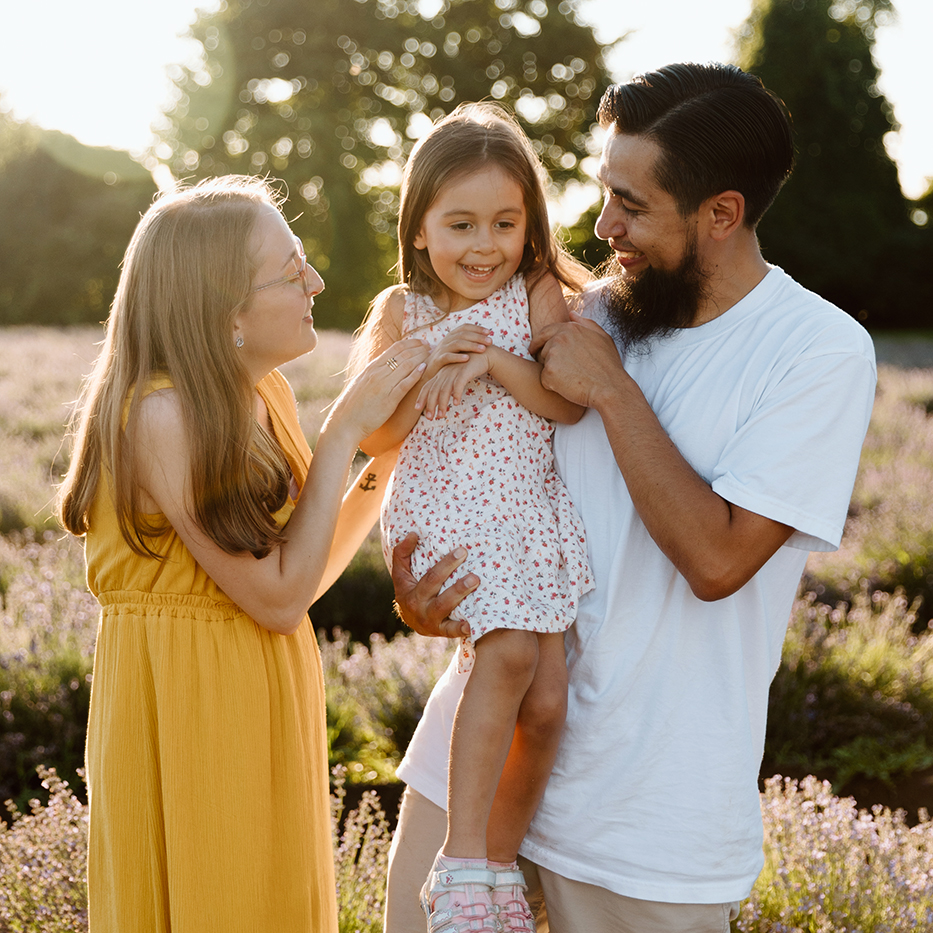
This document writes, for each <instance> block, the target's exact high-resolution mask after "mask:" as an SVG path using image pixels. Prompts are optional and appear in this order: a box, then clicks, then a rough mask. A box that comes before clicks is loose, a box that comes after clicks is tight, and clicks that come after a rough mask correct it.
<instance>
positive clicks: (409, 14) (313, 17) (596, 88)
mask: <svg viewBox="0 0 933 933" xmlns="http://www.w3.org/2000/svg"><path fill="white" fill-rule="evenodd" d="M429 6H430V7H431V10H430V11H428V7H429ZM893 12H894V11H893V7H892V4H891V2H890V0H753V2H752V7H751V11H750V14H749V17H748V19H747V20H746V22H745V24H744V26H743V27H742V29H741V30H740V32H739V34H738V36H737V46H736V56H735V61H736V62H737V63H738V64H739V65H741V66H742V67H743V68H745V69H747V70H749V71H751V72H753V73H754V74H757V75H759V76H760V77H761V78H762V80H763V81H764V82H765V84H766V85H767V86H768V87H769V88H771V89H772V90H773V91H774V92H775V93H776V94H777V95H778V96H779V97H781V98H782V99H783V100H784V102H785V103H786V105H787V107H788V109H789V111H790V113H791V116H792V119H793V122H794V126H795V132H796V146H797V167H796V170H795V173H794V175H793V177H792V178H791V180H790V181H789V183H788V185H787V186H786V189H785V191H784V192H783V193H782V194H781V195H780V197H779V198H778V200H777V202H776V203H775V205H774V206H773V207H772V209H771V211H770V212H769V213H768V215H766V217H765V219H764V221H763V222H762V225H761V228H760V239H761V242H762V249H763V251H764V254H765V256H766V258H767V259H768V260H769V261H771V262H774V263H776V264H778V265H781V266H782V267H784V268H785V269H786V270H787V271H788V272H789V273H790V274H791V275H793V276H794V277H796V278H797V279H798V280H799V281H801V282H802V283H803V284H804V285H806V286H808V287H810V288H812V289H813V290H814V291H817V292H819V293H820V294H822V295H824V296H825V297H826V298H828V299H830V300H831V301H834V302H835V303H836V304H838V305H839V306H840V307H842V308H843V309H845V310H846V311H848V312H849V313H851V314H853V315H855V316H856V317H858V318H859V319H861V320H863V321H864V322H865V323H866V324H867V325H868V326H869V327H873V328H891V327H901V328H902V327H926V326H928V320H927V317H928V309H930V307H931V305H933V282H931V281H930V277H929V276H928V275H927V274H926V269H927V267H928V266H929V264H930V260H931V258H933V186H931V188H930V190H928V191H927V193H926V194H925V195H924V196H923V197H922V198H920V199H919V200H916V201H910V200H908V199H906V198H905V197H904V196H903V194H902V193H901V190H900V187H899V185H898V180H897V169H896V166H895V165H894V163H893V162H892V161H891V159H890V157H889V156H888V154H887V152H886V150H885V148H884V143H883V139H884V136H885V134H886V133H888V132H890V131H892V129H895V128H896V123H895V118H894V113H893V111H892V108H891V106H890V104H889V103H888V101H886V100H885V98H884V95H883V94H882V93H881V91H880V90H879V88H878V69H877V66H876V65H875V63H874V61H873V59H872V48H873V45H874V36H875V31H876V29H877V28H878V26H879V25H881V24H882V23H883V22H884V18H885V17H888V16H891V15H892V14H893ZM619 16H620V20H621V22H622V25H624V9H622V10H620V12H619ZM191 35H192V36H193V38H195V39H196V40H197V41H198V42H199V43H200V44H201V47H202V49H203V56H202V60H201V61H200V63H199V64H197V65H195V66H192V67H182V66H175V67H174V68H173V69H172V79H173V82H174V87H175V95H174V101H173V103H172V105H171V106H170V107H169V108H167V109H166V111H165V112H164V113H163V114H162V116H161V118H160V119H159V121H158V122H157V124H156V126H155V131H156V134H157V137H158V139H157V142H156V144H155V145H154V146H153V148H152V150H151V151H150V152H149V153H148V154H147V156H146V158H145V160H144V165H139V164H137V163H135V162H133V161H132V160H131V159H130V158H129V156H128V155H127V154H125V153H119V152H113V151H111V150H101V149H90V148H88V147H82V146H80V145H79V144H78V143H76V142H75V141H74V140H71V139H70V138H69V137H64V136H63V135H62V134H59V133H55V132H52V131H45V130H40V129H38V128H36V127H33V126H30V125H24V124H18V123H16V122H15V121H13V120H12V119H11V118H10V117H9V116H6V115H4V113H3V110H2V101H0V218H2V219H3V223H2V225H0V323H8V324H9V323H41V324H62V323H78V322H93V321H100V320H102V319H103V318H104V317H105V316H106V312H107V308H108V306H109V303H110V301H111V299H112V296H113V291H114V288H115V285H116V279H117V276H118V272H119V268H118V266H119V260H120V257H121V255H122V252H123V250H124V249H125V246H126V244H127V242H128V241H129V237H130V234H131V233H132V229H133V227H134V226H135V224H136V221H137V219H138V217H139V214H140V213H141V212H142V211H143V210H144V209H145V207H146V205H147V204H148V203H149V201H150V200H151V198H152V197H153V195H154V193H155V184H154V182H153V181H152V176H151V174H150V170H151V169H153V168H155V167H156V166H157V165H159V164H162V165H164V166H167V167H168V168H169V169H170V170H171V172H172V174H173V175H174V176H175V177H176V178H180V179H189V180H194V179H199V178H202V177H205V176H208V175H215V174H221V173H226V172H243V173H253V174H268V175H271V176H273V177H275V178H277V179H280V180H281V182H282V184H283V186H284V189H285V191H286V192H287V195H288V200H287V203H286V212H287V213H288V215H289V219H290V220H292V222H293V226H294V229H295V230H296V232H297V233H298V234H299V236H300V237H301V238H302V240H303V241H304V244H305V248H306V251H307V253H308V256H309V259H310V260H311V261H312V262H313V263H314V264H315V265H316V266H317V268H318V269H319V271H320V272H321V273H322V275H323V276H324V278H325V280H326V281H327V290H326V292H325V293H324V295H322V296H321V299H319V301H318V302H317V303H316V305H315V316H316V318H317V319H318V322H319V324H320V325H321V326H325V327H340V328H344V329H352V328H354V327H356V326H357V325H358V324H359V322H360V320H361V318H362V316H363V314H364V313H365V311H366V308H367V305H368V302H369V300H370V299H371V298H372V296H373V295H375V294H376V293H377V292H378V291H379V290H380V289H382V288H383V287H385V285H387V284H388V283H389V282H390V280H391V279H390V276H391V271H392V266H393V264H394V258H395V239H394V237H395V230H394V228H395V218H396V213H397V209H398V182H399V179H400V169H401V166H402V165H403V164H404V160H405V158H406V156H407V154H408V152H409V151H410V149H411V147H412V145H413V144H414V142H415V140H416V139H417V138H418V136H419V135H420V133H421V132H422V131H423V128H424V126H425V125H426V124H427V123H428V122H429V121H431V120H434V119H436V118H437V117H439V116H441V115H442V114H444V113H447V112H449V111H450V110H451V109H452V108H453V107H454V106H455V105H456V104H457V103H459V102H461V101H468V100H480V99H493V100H498V101H500V102H501V103H502V104H504V105H505V106H507V107H509V108H510V109H512V110H513V111H514V112H515V113H516V114H517V116H518V119H519V121H520V122H521V123H522V125H523V126H524V128H525V130H526V131H527V132H528V135H529V136H530V137H531V139H532V140H533V143H534V145H535V147H536V149H537V150H538V152H539V153H540V155H541V158H542V160H543V162H544V164H545V166H546V168H547V170H548V172H549V174H550V177H551V179H552V182H553V186H554V192H553V193H554V195H555V197H557V196H559V195H560V193H561V192H562V191H564V190H566V188H567V186H568V185H571V184H574V183H576V184H586V183H590V184H592V179H591V177H590V176H589V175H588V174H587V172H586V171H585V160H586V159H587V158H588V157H592V156H594V155H595V154H596V152H595V151H594V149H593V137H592V135H591V134H592V128H593V125H594V123H595V113H596V107H597V104H598V102H599V99H600V97H601V95H602V92H603V91H604V90H605V88H606V87H607V86H608V85H609V83H611V76H610V75H609V73H608V71H607V69H606V65H605V58H604V56H605V53H606V51H607V47H606V46H605V45H603V44H601V43H600V42H599V41H598V40H597V38H596V36H595V35H594V33H593V31H592V29H591V28H589V27H588V26H587V25H585V24H584V23H583V22H582V21H581V19H580V17H579V13H578V9H577V2H576V0H561V2H556V0H434V2H433V3H431V4H428V3H425V2H420V3H419V2H416V0H352V2H347V3H336V2H333V3H320V4H314V5H313V6H312V5H311V4H310V3H309V2H308V0H227V2H226V3H225V4H222V5H221V7H220V8H219V9H218V10H216V11H212V12H204V11H200V12H199V15H198V18H197V20H196V22H195V23H194V25H193V26H192V27H191ZM623 41H624V40H623ZM597 213H598V205H594V206H593V207H592V208H591V209H589V210H587V211H585V212H584V213H583V215H582V216H581V217H580V218H579V219H578V220H577V221H576V222H575V223H574V224H572V225H571V226H570V227H569V228H568V229H567V230H566V231H564V235H565V237H566V239H567V242H568V246H569V247H570V249H571V250H572V251H573V252H574V253H575V254H576V255H577V256H578V257H579V258H581V259H582V260H583V261H585V262H587V263H588V264H590V265H597V264H598V263H599V261H600V260H601V259H602V258H603V257H604V256H605V254H606V249H605V246H604V245H603V244H601V243H599V241H598V240H596V238H595V236H594V233H593V224H594V221H595V217H596V215H597Z"/></svg>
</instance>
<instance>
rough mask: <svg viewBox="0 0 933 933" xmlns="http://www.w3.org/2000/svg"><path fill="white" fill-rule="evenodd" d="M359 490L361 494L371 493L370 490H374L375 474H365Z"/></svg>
mask: <svg viewBox="0 0 933 933" xmlns="http://www.w3.org/2000/svg"><path fill="white" fill-rule="evenodd" d="M359 488H360V489H362V490H363V492H372V490H374V489H375V488H376V474H375V473H367V474H366V475H365V476H364V477H363V479H362V481H361V482H360V486H359Z"/></svg>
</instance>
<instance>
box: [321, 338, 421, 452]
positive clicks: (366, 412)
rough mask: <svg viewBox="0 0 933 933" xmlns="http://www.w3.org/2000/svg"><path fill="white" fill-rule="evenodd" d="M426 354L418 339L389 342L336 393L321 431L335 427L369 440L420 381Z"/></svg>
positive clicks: (359, 439)
mask: <svg viewBox="0 0 933 933" xmlns="http://www.w3.org/2000/svg"><path fill="white" fill-rule="evenodd" d="M428 353H429V351H428V347H427V345H426V344H425V343H424V342H423V341H421V340H417V339H414V338H409V339H407V340H399V341H398V342H397V343H393V344H392V345H391V346H390V347H389V348H388V349H387V350H385V351H383V352H382V353H380V354H379V356H377V357H376V358H375V359H374V360H372V362H370V363H369V364H368V365H367V366H366V368H365V369H364V370H363V371H362V372H361V373H359V375H357V376H355V377H354V378H353V379H352V380H351V381H350V382H349V384H348V385H347V386H346V387H345V388H344V390H343V392H341V393H340V395H339V397H338V398H337V400H336V401H335V402H334V406H333V408H332V409H331V412H330V415H329V416H328V418H327V422H326V423H325V425H324V427H323V428H322V429H321V430H322V432H323V431H325V430H331V431H332V430H335V429H337V428H338V427H339V428H343V429H346V430H347V431H350V432H352V434H353V436H354V437H356V438H357V441H358V442H359V441H362V440H363V439H364V438H367V437H369V436H370V435H371V434H372V433H373V432H374V431H376V430H377V429H378V428H380V427H382V425H383V424H384V423H385V422H386V421H387V420H388V418H389V417H390V416H391V415H392V414H393V413H394V412H395V409H396V408H397V407H398V404H399V402H401V400H402V399H403V398H404V397H405V396H406V395H407V394H408V392H409V391H410V390H411V389H412V388H413V387H414V386H415V385H416V384H417V383H418V380H419V379H421V377H422V375H423V374H424V370H425V366H426V365H427V360H428Z"/></svg>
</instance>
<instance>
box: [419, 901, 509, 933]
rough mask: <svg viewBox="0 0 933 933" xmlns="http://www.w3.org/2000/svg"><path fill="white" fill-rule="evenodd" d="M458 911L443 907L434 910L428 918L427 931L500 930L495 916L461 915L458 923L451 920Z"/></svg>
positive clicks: (481, 932)
mask: <svg viewBox="0 0 933 933" xmlns="http://www.w3.org/2000/svg"><path fill="white" fill-rule="evenodd" d="M457 913H459V911H454V910H453V909H452V908H450V907H445V908H444V909H443V910H435V911H434V913H433V914H431V916H430V917H428V929H429V930H430V931H431V933H469V931H473V930H476V931H478V933H486V931H489V933H492V931H497V930H500V929H501V925H500V924H499V921H498V918H497V916H496V915H495V914H491V913H488V912H487V913H484V914H482V915H479V914H477V915H474V916H472V917H471V916H467V915H461V917H460V920H459V921H454V920H453V919H452V918H453V917H454V916H455V914H457Z"/></svg>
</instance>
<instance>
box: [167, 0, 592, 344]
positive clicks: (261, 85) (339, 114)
mask: <svg viewBox="0 0 933 933" xmlns="http://www.w3.org/2000/svg"><path fill="white" fill-rule="evenodd" d="M428 5H429V4H428V3H426V2H420V3H419V2H416V0H341V2H336V0H329V2H320V3H311V2H310V0H228V2H227V3H226V4H225V5H224V6H223V8H222V9H221V10H219V11H217V12H210V13H205V12H202V13H200V14H199V17H198V19H197V21H196V23H195V24H194V26H193V27H192V29H191V35H192V36H193V37H194V38H195V39H197V40H198V41H199V42H200V43H201V45H202V47H203V49H204V57H203V63H202V64H201V66H200V67H196V68H180V67H179V68H177V69H175V72H174V75H173V79H174V81H175V85H176V89H177V100H176V102H175V104H174V106H173V108H172V109H171V110H170V111H169V112H168V113H166V114H165V119H164V121H163V122H162V124H161V125H160V126H159V127H158V128H157V130H158V134H159V137H160V144H159V145H158V146H157V148H156V149H155V151H154V156H155V157H156V158H158V159H161V160H162V161H165V162H167V163H168V164H169V166H170V168H171V169H172V172H173V173H174V174H175V175H176V177H195V178H199V177H204V176H208V175H217V174H223V173H225V172H246V173H262V172H268V173H270V174H271V175H273V176H275V177H277V178H281V179H283V180H284V181H285V183H286V184H287V188H288V194H289V202H288V207H287V209H288V211H289V213H290V216H291V217H292V218H293V219H294V229H295V231H296V232H297V233H298V235H299V236H300V237H301V238H302V239H303V241H304V243H305V247H306V249H307V251H308V256H309V257H310V258H311V259H312V261H313V262H314V263H315V265H316V266H317V268H318V269H319V271H321V272H322V274H323V275H324V278H325V280H326V281H327V291H326V292H325V294H324V296H323V297H322V299H321V300H320V301H319V302H318V304H317V305H316V317H317V319H318V322H319V323H320V324H322V325H325V326H340V327H344V328H352V327H355V326H357V325H358V324H359V322H360V320H361V318H362V315H363V313H364V312H365V309H366V306H367V303H368V302H369V300H370V299H371V298H372V297H373V296H374V295H375V294H376V292H377V291H379V290H380V289H381V288H384V287H385V286H386V285H387V284H389V281H390V280H389V279H388V277H387V272H388V270H389V268H390V267H391V266H392V265H393V263H394V259H395V238H394V230H395V222H396V216H397V211H398V188H397V186H398V182H399V180H400V175H401V172H400V167H401V165H402V164H404V160H405V158H406V156H407V154H408V152H409V151H410V149H411V146H412V145H413V142H414V140H415V139H416V138H417V137H418V136H419V135H420V133H421V132H423V130H424V128H425V127H426V125H427V124H428V122H429V121H430V120H434V119H436V118H437V117H439V116H441V115H443V114H445V113H447V112H449V111H450V110H451V109H453V107H454V106H455V105H456V104H457V103H458V102H460V101H469V100H481V99H488V98H493V99H495V100H499V101H501V102H502V103H503V104H505V105H506V106H509V107H511V108H513V109H514V110H515V111H516V112H517V114H518V115H519V119H520V120H521V121H522V123H523V124H524V126H525V128H526V129H527V131H528V133H529V135H530V136H531V137H532V138H533V140H534V143H535V146H536V148H537V149H538V151H539V153H540V154H541V156H542V158H543V160H544V163H545V165H546V167H547V169H548V171H549V172H550V174H551V177H552V179H553V180H554V182H555V184H556V185H557V186H558V187H559V186H561V185H562V184H564V183H566V182H567V181H568V180H569V179H572V178H580V179H582V178H583V176H582V175H581V172H580V160H581V158H582V157H584V156H585V155H586V154H587V148H586V146H587V140H588V137H589V134H590V130H591V126H592V124H593V123H594V121H595V112H596V106H597V104H598V102H599V98H600V97H601V96H602V92H603V90H604V89H605V88H606V86H608V84H609V83H610V78H609V75H608V73H607V72H606V69H605V66H604V63H603V56H602V53H603V50H604V47H603V46H601V45H600V43H599V42H597V40H596V38H595V37H594V35H593V32H592V30H591V29H590V28H588V27H586V26H584V25H582V24H581V23H580V22H578V20H577V18H576V14H575V7H576V4H575V2H572V0H564V2H560V3H558V2H553V0H549V2H545V0H442V2H434V3H433V4H432V6H433V12H430V13H428V12H426V8H427V6H428ZM576 239H577V241H581V242H585V241H586V239H587V234H586V232H584V233H583V234H582V235H580V234H579V233H578V235H577V238H576Z"/></svg>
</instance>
